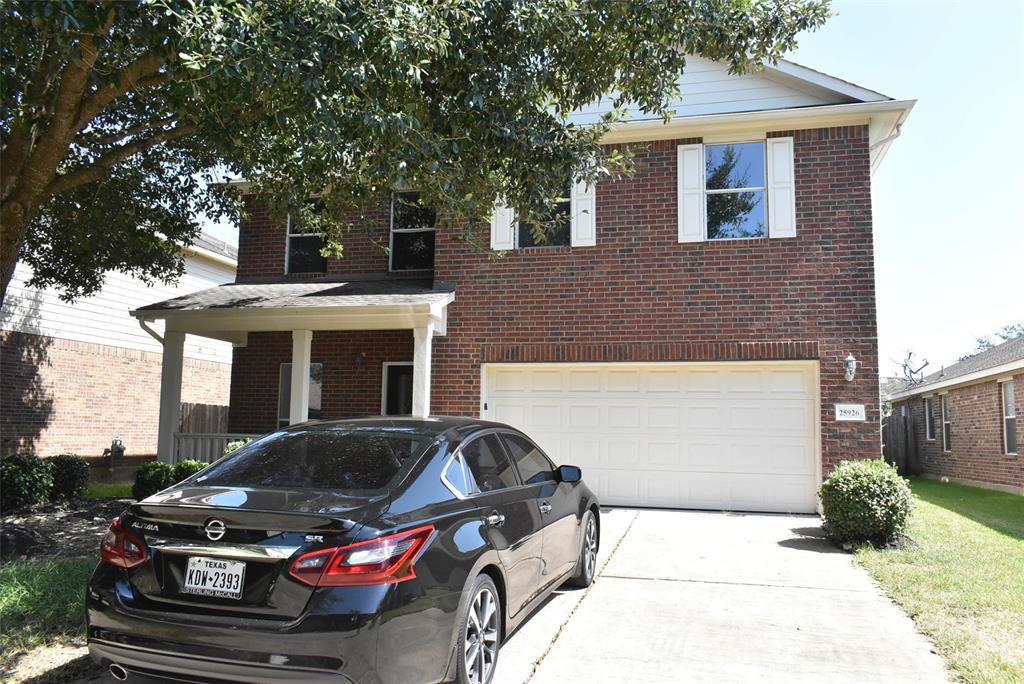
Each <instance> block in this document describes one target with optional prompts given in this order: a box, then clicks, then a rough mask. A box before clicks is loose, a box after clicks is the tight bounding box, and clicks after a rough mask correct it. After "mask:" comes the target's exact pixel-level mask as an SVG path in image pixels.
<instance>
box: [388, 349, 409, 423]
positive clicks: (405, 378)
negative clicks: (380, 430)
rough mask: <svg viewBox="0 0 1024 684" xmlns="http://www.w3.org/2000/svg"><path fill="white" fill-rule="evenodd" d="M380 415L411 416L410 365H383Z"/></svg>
mask: <svg viewBox="0 0 1024 684" xmlns="http://www.w3.org/2000/svg"><path fill="white" fill-rule="evenodd" d="M381 413H382V414H383V415H385V416H408V415H411V414H412V364H411V363H390V362H389V363H385V364H384V396H383V398H382V400H381Z"/></svg>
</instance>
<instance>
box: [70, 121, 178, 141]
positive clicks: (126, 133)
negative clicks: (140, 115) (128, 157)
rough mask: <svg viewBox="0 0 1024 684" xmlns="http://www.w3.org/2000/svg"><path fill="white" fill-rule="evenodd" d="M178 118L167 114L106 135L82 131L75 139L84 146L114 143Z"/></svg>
mask: <svg viewBox="0 0 1024 684" xmlns="http://www.w3.org/2000/svg"><path fill="white" fill-rule="evenodd" d="M176 119H177V117H176V116H166V117H164V118H162V119H156V120H155V121H143V122H141V123H137V124H135V125H134V126H129V127H128V128H125V129H124V130H120V131H114V132H113V133H108V134H104V135H100V134H97V133H93V134H85V133H80V134H79V136H78V138H76V139H75V142H76V143H77V144H79V145H82V146H83V147H93V146H95V145H113V144H114V143H116V142H120V141H122V140H124V139H125V138H130V137H131V136H133V135H138V134H139V133H145V132H146V131H149V130H152V129H154V128H163V127H164V126H170V125H171V124H173V123H174V122H175V120H176Z"/></svg>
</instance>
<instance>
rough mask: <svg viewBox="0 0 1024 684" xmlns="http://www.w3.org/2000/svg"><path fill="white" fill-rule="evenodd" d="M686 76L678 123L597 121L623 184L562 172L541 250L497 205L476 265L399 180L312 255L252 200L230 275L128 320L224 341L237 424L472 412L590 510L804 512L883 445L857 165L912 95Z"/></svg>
mask: <svg viewBox="0 0 1024 684" xmlns="http://www.w3.org/2000/svg"><path fill="white" fill-rule="evenodd" d="M682 85H683V91H684V93H685V96H684V99H683V101H682V102H681V103H678V106H677V107H676V111H677V114H678V116H677V117H676V118H674V119H672V120H671V121H670V122H668V123H665V122H663V121H662V120H661V119H660V118H657V119H655V118H650V119H634V120H633V121H631V122H629V123H625V124H622V125H620V126H618V127H617V128H616V129H615V130H614V131H612V132H611V133H610V134H609V135H608V137H607V139H606V142H607V143H608V144H609V145H626V144H630V145H634V149H635V150H636V162H637V167H636V173H635V175H633V176H632V177H630V178H628V179H625V180H617V181H608V182H602V183H599V184H598V185H597V186H596V187H586V186H583V185H581V184H577V183H572V184H571V183H570V182H569V181H570V179H566V186H567V188H568V189H567V194H566V198H565V201H564V203H563V204H562V205H561V207H560V212H559V218H560V220H561V221H562V222H563V223H562V225H563V229H562V230H560V231H558V234H557V235H556V236H555V237H554V239H552V240H551V241H550V242H549V243H548V244H544V245H535V244H532V241H531V238H530V232H529V230H527V229H526V227H525V226H520V225H519V224H518V223H517V221H516V220H515V216H514V215H513V213H512V212H511V211H510V210H508V209H506V208H501V207H498V208H496V210H495V213H494V216H493V218H492V221H491V224H490V226H489V230H490V244H491V247H492V248H493V249H494V250H496V251H498V252H499V253H500V254H499V256H498V258H495V255H494V254H491V253H487V252H486V251H481V250H480V249H478V248H474V247H472V246H470V244H468V243H467V241H466V240H464V239H462V232H463V231H462V228H461V227H460V228H459V229H456V230H452V229H450V228H449V229H437V226H438V225H439V224H438V223H437V220H436V217H435V216H434V214H433V212H431V211H430V210H429V208H424V207H419V206H417V204H416V203H417V198H416V195H415V193H406V192H396V193H394V194H393V195H392V196H390V197H384V198H381V201H380V202H379V204H377V205H374V206H371V207H367V208H366V209H365V211H364V212H363V215H369V216H370V219H369V220H368V224H364V225H362V226H361V228H362V230H353V231H351V232H350V234H349V237H348V238H347V239H346V241H345V257H344V258H343V259H324V258H323V257H321V256H320V255H319V248H320V247H321V246H322V239H321V238H320V237H318V236H316V235H309V234H304V233H301V232H298V231H296V230H295V228H294V227H293V226H291V225H283V224H282V223H277V222H275V221H273V220H272V219H271V218H270V217H269V215H268V214H267V213H266V211H265V210H264V209H263V208H262V207H261V206H260V205H258V204H257V203H256V202H255V201H253V200H252V199H251V198H250V218H249V220H247V221H246V222H244V223H243V224H242V226H241V232H240V236H239V264H238V278H237V281H236V283H235V284H234V285H225V286H221V287H218V288H212V289H210V290H207V291H205V292H200V293H196V294H195V295H191V296H186V297H182V298H179V299H176V300H171V301H165V302H161V303H158V304H153V305H150V306H147V307H143V308H141V309H139V310H138V311H135V312H134V313H135V315H136V316H137V317H139V318H140V319H142V320H152V321H156V320H165V321H166V322H167V326H168V330H169V331H173V332H169V333H168V334H167V335H166V336H165V339H166V342H165V351H164V355H165V359H169V360H170V363H172V364H173V363H174V360H175V359H177V358H179V355H180V340H181V336H182V335H183V334H185V333H192V334H200V335H207V336H209V337H212V338H214V339H221V340H227V341H231V342H233V343H234V344H236V345H237V346H236V349H235V357H234V358H235V363H234V367H233V368H232V383H231V409H230V429H231V430H232V431H233V432H239V433H263V432H267V431H271V430H274V429H276V428H277V427H278V426H281V425H285V424H288V423H296V422H301V421H304V420H306V419H307V417H308V418H339V417H344V416H352V415H358V414H378V413H386V414H413V415H419V416H422V415H428V414H436V415H441V414H456V415H470V416H479V417H481V418H485V419H494V420H498V421H504V422H507V423H510V424H512V425H514V426H516V427H518V428H521V429H523V430H524V431H526V432H527V433H528V434H530V435H531V436H533V437H534V438H536V439H537V440H538V441H539V443H540V444H541V445H542V446H543V447H544V449H545V450H547V451H548V452H549V454H550V456H551V457H552V458H553V459H554V460H556V461H557V462H562V463H571V464H576V465H579V466H581V467H582V468H583V471H584V473H585V477H586V479H587V481H588V483H590V485H591V486H592V487H594V488H595V489H596V490H597V492H598V493H599V495H600V497H601V500H602V502H604V503H608V504H621V505H648V506H669V507H675V506H681V507H692V508H712V509H720V508H725V509H736V510H755V511H799V512H813V511H814V510H815V509H816V506H817V497H816V489H817V486H818V484H819V483H820V481H821V479H822V477H823V476H824V475H825V474H827V473H828V472H829V471H830V470H831V468H832V467H833V466H834V465H835V464H836V463H838V462H839V461H840V460H842V459H848V458H869V457H878V455H879V453H880V438H879V394H878V360H877V340H876V314H875V278H874V248H873V237H872V218H871V174H872V171H873V169H874V168H876V167H877V166H878V164H879V162H880V161H881V159H882V157H883V155H884V154H885V152H886V149H887V148H888V147H889V145H890V144H891V143H892V141H893V140H894V139H895V138H896V137H897V135H898V133H899V127H900V125H901V123H902V122H903V120H904V119H905V117H906V116H907V114H908V113H909V111H910V108H911V107H912V105H913V103H912V102H910V101H895V100H893V99H891V98H889V97H886V96H884V95H880V94H879V93H876V92H873V91H870V90H867V89H865V88H861V87H859V86H855V85H852V84H850V83H847V82H846V81H842V80H839V79H837V78H833V77H831V76H826V75H824V74H821V73H819V72H816V71H813V70H811V69H806V68H804V67H800V66H797V65H795V64H791V63H789V62H782V63H780V64H779V65H778V66H777V67H767V68H766V69H765V70H764V72H763V73H757V74H748V75H743V76H737V75H732V74H729V73H728V71H727V69H726V68H725V67H724V66H722V65H719V64H715V63H712V62H708V61H706V60H701V59H692V60H691V61H690V66H689V68H688V70H687V71H686V75H685V76H684V77H683V79H682ZM597 109H599V107H598V108H597ZM597 116H598V112H597V111H596V110H595V111H588V112H580V113H579V114H578V116H577V117H576V118H577V119H578V120H579V121H580V122H581V123H586V122H587V121H592V120H595V119H596V117H597ZM709 184H710V186H709ZM465 228H466V229H467V230H473V228H472V227H465ZM479 229H480V230H481V231H486V230H488V227H487V226H486V225H485V226H481V227H479ZM480 237H484V238H485V237H486V236H485V235H481V236H480ZM381 244H384V245H390V250H389V251H385V250H382V249H381V248H380V247H379V245H381ZM850 355H852V357H853V359H855V361H856V363H857V368H856V372H855V376H854V377H853V379H852V380H850V381H848V380H846V379H845V374H846V364H847V362H846V359H847V357H849V356H850ZM165 363H166V362H165ZM167 367H171V366H167ZM168 377H169V382H168V383H165V385H164V387H163V388H162V389H163V393H164V395H163V403H162V406H163V407H164V410H165V412H166V415H165V417H164V421H165V423H166V424H168V425H170V424H173V423H174V417H173V415H170V414H171V413H173V411H174V410H175V409H176V407H177V406H178V396H177V392H178V391H179V389H178V387H177V385H176V383H175V382H174V375H173V374H171V375H169V376H168ZM836 405H845V406H844V407H842V410H841V411H840V412H839V414H838V415H839V416H840V418H841V420H837V408H836ZM180 448H181V444H180V443H179V441H176V440H175V439H174V438H173V435H171V434H170V432H169V431H164V432H162V433H161V453H160V456H161V458H165V459H168V460H173V459H176V458H178V457H179V454H180V453H181V452H180Z"/></svg>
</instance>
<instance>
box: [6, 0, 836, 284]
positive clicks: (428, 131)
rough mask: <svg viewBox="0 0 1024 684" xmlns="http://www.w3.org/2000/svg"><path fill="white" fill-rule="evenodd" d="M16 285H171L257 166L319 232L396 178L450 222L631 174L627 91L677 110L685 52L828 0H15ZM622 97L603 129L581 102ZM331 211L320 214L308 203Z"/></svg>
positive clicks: (803, 14)
mask: <svg viewBox="0 0 1024 684" xmlns="http://www.w3.org/2000/svg"><path fill="white" fill-rule="evenodd" d="M4 12H5V14H6V16H5V17H4V19H5V20H4V21H3V24H2V27H0V58H2V59H0V62H2V64H0V69H2V71H0V74H2V84H0V91H2V94H3V105H2V106H3V111H2V117H0V133H2V144H3V150H2V157H0V176H2V183H0V197H2V199H0V277H2V287H3V289H2V292H0V300H2V298H3V297H5V296H6V291H7V285H8V283H9V281H10V279H11V276H12V272H13V269H14V265H15V263H16V261H17V260H18V259H19V258H22V259H24V260H25V261H26V262H27V263H28V264H29V265H30V266H31V267H32V269H33V271H34V276H33V284H34V285H36V286H48V285H53V286H57V287H59V288H60V290H61V292H62V294H63V296H64V297H66V298H68V299H73V298H74V297H76V296H80V295H83V294H87V293H90V292H93V291H95V290H96V289H97V288H98V287H99V286H100V285H101V284H102V274H103V272H104V271H106V270H110V269H115V270H120V271H123V272H126V273H131V274H134V275H137V276H140V277H143V278H146V279H164V280H166V279H170V278H173V277H174V276H175V275H176V274H177V273H179V272H180V269H181V259H180V255H179V251H178V247H177V246H176V244H175V243H187V242H189V241H191V240H192V239H193V238H194V237H195V236H196V234H197V232H198V230H199V225H198V221H197V218H196V216H197V214H198V213H200V212H205V213H206V214H209V215H213V216H215V217H216V216H220V215H221V214H224V213H230V212H232V211H234V210H236V208H237V197H233V196H232V194H231V193H230V192H224V191H223V190H222V189H219V188H217V187H213V186H212V185H211V184H210V181H211V180H212V179H213V175H212V174H213V171H214V170H217V169H220V170H224V171H227V172H229V173H232V174H235V175H238V176H244V177H245V178H246V179H248V180H250V181H251V183H252V186H251V191H252V192H253V193H255V194H256V195H258V196H259V197H260V198H261V199H263V200H265V201H266V202H268V203H269V205H270V208H271V210H272V211H273V212H274V213H275V214H276V215H278V216H280V215H283V214H284V213H285V212H288V211H292V212H294V213H296V214H298V215H299V218H300V220H301V223H302V224H303V225H304V226H305V227H306V228H307V229H310V230H325V231H326V232H327V233H328V238H329V248H330V249H331V250H332V251H334V252H335V253H338V254H340V252H341V249H342V247H343V238H344V233H345V231H346V229H347V228H350V227H351V226H345V225H341V224H339V223H337V222H336V221H333V220H332V219H331V217H332V216H336V215H339V214H340V213H341V210H343V209H351V208H353V207H358V206H360V205H361V203H363V202H364V201H366V200H367V198H369V197H372V196H374V195H376V194H379V193H380V192H381V191H382V189H387V188H391V187H395V185H396V184H403V183H404V184H407V185H410V186H413V187H415V188H417V190H419V191H420V193H421V196H422V197H423V198H424V200H425V201H426V202H428V203H429V204H430V205H432V206H434V207H436V208H437V209H438V211H439V213H440V214H441V215H443V216H444V217H445V225H449V226H455V225H465V224H466V221H467V220H470V219H480V218H483V217H486V216H488V215H489V213H490V210H491V208H492V207H493V205H494V203H495V201H497V200H498V199H499V198H501V199H502V200H503V201H505V202H507V203H509V204H510V205H512V206H516V207H519V208H520V209H521V211H523V212H525V214H526V215H529V216H542V215H544V214H545V212H546V211H547V210H548V209H550V207H551V206H552V205H553V203H554V201H555V199H556V197H555V195H556V194H557V191H558V189H559V188H560V187H561V186H562V185H563V183H564V179H565V178H568V177H572V176H575V177H578V178H583V179H587V180H595V179H597V178H599V177H602V176H603V175H608V174H618V173H622V172H624V171H627V170H628V166H629V164H628V156H627V155H623V154H621V153H620V152H617V151H606V150H605V149H604V148H602V147H601V146H600V144H599V141H600V139H601V137H602V135H603V134H604V133H605V132H606V131H607V130H608V127H609V126H610V125H611V124H612V123H614V121H615V120H617V119H618V118H619V117H621V114H622V112H623V110H624V107H625V106H626V105H627V104H630V106H632V107H634V108H637V109H639V110H641V111H644V112H657V113H659V114H661V115H662V116H669V115H670V112H668V111H666V109H665V102H666V98H667V97H669V96H672V95H674V94H676V90H677V85H676V84H677V78H678V76H679V74H680V73H681V71H682V70H683V68H684V66H685V55H686V54H695V55H701V56H703V57H706V58H709V59H715V60H723V61H726V62H728V63H729V65H730V68H731V69H732V70H733V71H734V72H744V71H748V70H750V69H752V68H755V67H756V66H757V65H758V64H760V63H762V62H764V61H771V60H775V59H777V58H779V57H780V56H781V55H782V54H783V53H784V52H785V51H787V50H789V49H791V48H792V47H793V46H794V45H795V36H796V35H797V34H798V33H799V32H800V31H803V30H808V29H814V28H816V27H818V26H820V25H821V24H822V23H823V22H824V20H825V18H826V17H827V14H828V8H827V0H759V1H758V0H703V1H701V2H696V1H693V0H590V1H588V0H529V1H526V0H245V1H243V0H205V1H200V0H138V1H137V2H134V3H131V2H116V1H114V0H90V1H86V0H51V1H49V2H44V1H41V0H6V1H5V3H4ZM607 93H614V95H613V96H612V98H611V100H612V105H613V106H614V109H615V111H613V112H612V113H611V114H609V115H608V116H607V117H605V118H604V119H603V120H602V121H601V122H600V123H598V124H597V125H593V126H578V125H574V124H573V123H571V122H570V121H569V120H568V118H567V115H568V114H569V113H570V112H572V111H574V110H576V109H578V108H580V107H581V106H583V105H586V104H588V103H591V102H593V101H595V100H596V99H598V98H599V97H600V96H602V95H605V94H607ZM318 193H319V194H320V201H321V203H322V204H323V205H324V206H325V207H326V208H327V209H328V211H325V212H323V213H322V214H318V215H314V214H313V212H311V211H310V210H309V209H308V203H307V202H305V200H306V198H308V197H309V196H311V195H313V194H318Z"/></svg>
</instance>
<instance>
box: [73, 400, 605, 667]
mask: <svg viewBox="0 0 1024 684" xmlns="http://www.w3.org/2000/svg"><path fill="white" fill-rule="evenodd" d="M599 531H600V520H599V507H598V502H597V499H596V497H595V496H594V494H593V492H591V491H590V489H588V488H587V486H586V485H585V484H584V483H583V481H582V479H581V473H580V470H579V468H576V467H573V466H567V465H563V466H560V467H556V466H555V465H554V464H553V463H552V462H551V461H550V460H549V459H548V457H547V456H546V455H545V454H544V452H543V451H542V450H541V449H540V448H539V447H538V446H537V445H536V444H535V443H534V442H532V441H531V440H530V439H529V437H527V436H526V435H524V434H523V433H521V432H519V431H517V430H515V429H513V428H511V427H508V426H507V425H502V424H499V423H488V422H483V421H479V420H473V419H468V418H436V419H428V420H413V419H386V418H371V419H360V420H345V421H332V422H321V423H310V424H304V425H299V426H295V427H292V428H289V429H284V430H280V431H278V432H274V433H272V434H269V435H267V436H264V437H262V438H260V439H258V440H256V441H254V442H251V443H249V444H248V445H246V446H244V447H242V448H241V449H239V450H237V451H235V452H233V453H232V454H230V455H228V456H226V457H224V458H222V459H221V460H219V461H217V462H216V463H214V464H212V465H210V466H209V467H208V468H206V469H205V470H203V471H201V472H199V473H197V474H196V475H193V476H192V477H190V478H188V479H187V480H185V481H183V482H181V483H179V484H177V485H175V486H173V487H171V488H169V489H166V490H164V491H162V492H160V493H158V494H155V495H153V496H151V497H149V498H148V499H145V500H143V501H140V502H138V503H136V504H134V505H132V506H131V507H130V508H129V509H127V510H126V511H125V512H124V513H123V514H122V515H121V516H120V517H118V518H117V519H116V520H114V522H113V524H111V526H110V530H109V531H108V532H107V535H106V537H105V539H104V540H103V542H102V545H101V548H100V556H101V561H100V563H99V564H98V566H97V567H96V570H95V571H94V573H93V575H92V577H91V578H90V580H89V586H88V589H87V596H86V601H87V607H88V623H89V627H88V636H89V650H90V652H91V654H92V656H93V658H94V659H95V660H97V661H99V662H100V663H101V664H103V665H104V666H105V667H108V668H109V670H110V672H111V674H112V675H113V676H114V677H116V678H118V679H125V678H128V679H131V678H133V677H134V678H137V679H147V678H154V677H155V678H161V677H164V678H170V679H174V680H177V681H243V682H314V681H324V682H351V683H353V684H414V683H416V682H442V681H456V682H459V683H460V684H487V683H488V682H490V681H491V680H492V678H493V677H494V673H495V668H496V667H497V664H498V653H499V650H500V648H501V643H502V639H503V638H504V636H505V635H507V634H508V633H509V632H510V631H511V630H513V629H515V627H516V626H517V625H518V624H519V623H521V622H522V621H523V620H524V619H525V618H526V617H527V616H528V615H529V614H530V613H531V611H533V610H534V609H535V608H536V607H537V606H538V605H539V604H540V603H541V602H542V601H543V600H544V599H545V598H546V597H547V596H548V595H549V594H550V593H551V592H552V591H553V590H554V589H556V588H558V587H559V586H561V585H563V584H565V583H569V584H571V585H574V586H577V587H585V586H587V585H589V584H590V583H591V582H592V581H593V578H594V571H595V566H596V560H597V550H598V543H599Z"/></svg>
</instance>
